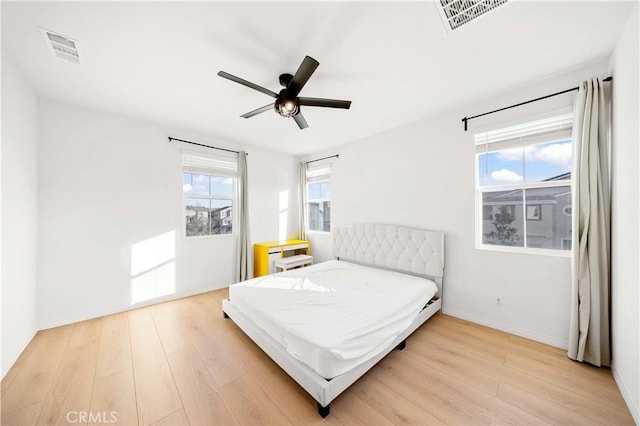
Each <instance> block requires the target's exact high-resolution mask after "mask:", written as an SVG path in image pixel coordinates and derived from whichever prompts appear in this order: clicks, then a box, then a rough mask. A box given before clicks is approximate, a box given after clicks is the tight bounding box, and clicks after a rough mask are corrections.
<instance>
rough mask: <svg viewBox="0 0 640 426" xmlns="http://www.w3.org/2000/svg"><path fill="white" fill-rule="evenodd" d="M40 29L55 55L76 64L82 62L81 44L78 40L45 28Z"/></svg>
mask: <svg viewBox="0 0 640 426" xmlns="http://www.w3.org/2000/svg"><path fill="white" fill-rule="evenodd" d="M38 29H39V30H40V33H41V34H42V37H43V38H44V42H45V44H46V45H47V47H48V48H49V51H50V52H51V54H53V56H55V57H56V58H58V59H64V60H65V61H69V62H73V63H76V64H79V63H80V53H79V46H78V42H77V41H76V40H73V39H72V38H69V37H67V36H64V35H62V34H58V33H54V32H53V31H49V30H45V29H44V28H38Z"/></svg>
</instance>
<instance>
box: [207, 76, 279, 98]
mask: <svg viewBox="0 0 640 426" xmlns="http://www.w3.org/2000/svg"><path fill="white" fill-rule="evenodd" d="M218 75H219V76H220V77H222V78H226V79H228V80H231V81H235V82H236V83H239V84H242V85H243V86H247V87H250V88H252V89H254V90H257V91H258V92H262V93H264V94H265V95H269V96H271V97H272V98H277V97H278V94H277V93H276V92H273V91H271V90H269V89H266V88H264V87H262V86H258V85H257V84H255V83H252V82H250V81H247V80H245V79H243V78H240V77H236V76H235V75H231V74H229V73H228V72H224V71H218Z"/></svg>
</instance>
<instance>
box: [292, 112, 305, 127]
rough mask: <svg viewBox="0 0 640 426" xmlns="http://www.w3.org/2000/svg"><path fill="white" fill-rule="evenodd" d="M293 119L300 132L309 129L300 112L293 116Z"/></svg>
mask: <svg viewBox="0 0 640 426" xmlns="http://www.w3.org/2000/svg"><path fill="white" fill-rule="evenodd" d="M293 119H294V120H295V121H296V124H297V125H298V127H300V130H302V129H306V128H307V127H309V125H308V124H307V120H305V119H304V117H303V116H302V113H301V112H299V113H297V114H296V115H294V116H293Z"/></svg>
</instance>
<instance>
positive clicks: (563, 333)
mask: <svg viewBox="0 0 640 426" xmlns="http://www.w3.org/2000/svg"><path fill="white" fill-rule="evenodd" d="M606 72H607V69H606V62H605V60H604V59H603V60H602V61H599V62H598V63H595V64H591V65H589V66H585V67H582V68H579V69H575V70H571V71H569V72H566V73H563V74H558V75H554V76H550V77H549V78H548V79H546V80H540V81H537V82H534V83H532V84H531V85H529V86H526V87H518V88H513V89H512V90H510V91H508V92H507V93H504V94H502V95H500V96H496V97H494V98H491V99H487V100H485V101H483V102H477V103H475V104H472V105H466V106H462V107H460V108H456V109H455V110H454V111H451V112H448V113H443V114H440V115H438V116H435V117H430V118H427V119H424V120H423V121H420V122H418V123H415V124H413V125H409V126H405V127H402V128H398V129H395V130H392V131H389V132H386V133H382V134H379V135H377V136H373V137H370V138H366V139H363V140H360V141H356V142H353V143H349V144H347V145H344V146H342V147H341V148H340V149H337V150H332V151H327V152H322V153H316V154H314V155H313V156H310V157H309V158H311V157H321V156H324V155H328V154H336V153H339V154H340V158H339V159H338V160H336V161H335V162H334V163H333V167H332V177H331V178H332V200H331V201H332V205H331V213H332V218H331V220H332V224H333V225H338V224H346V223H351V222H386V223H394V224H401V225H409V226H416V227H422V228H427V229H435V230H442V231H444V232H445V246H446V259H445V279H444V281H445V284H444V285H445V287H444V300H443V302H444V308H443V311H444V312H445V313H447V314H450V315H454V316H458V317H462V318H466V319H469V320H471V321H475V322H478V323H481V324H485V325H488V326H491V327H495V328H498V329H502V330H505V331H508V332H511V333H515V334H519V335H523V336H526V337H529V338H532V339H536V340H539V341H542V342H546V343H549V344H552V345H556V346H560V347H566V346H567V342H568V329H569V300H570V287H571V281H570V277H571V274H570V272H571V271H570V262H569V258H568V257H552V256H542V255H527V254H513V253H504V252H493V251H482V250H477V249H476V248H475V239H474V235H475V234H474V232H475V231H474V203H475V201H474V197H475V193H474V188H475V187H474V185H475V175H474V173H475V165H474V161H475V147H474V141H473V134H474V128H475V129H477V128H479V127H486V126H488V125H489V124H491V123H503V122H507V121H510V120H513V119H516V118H518V117H530V116H532V115H535V114H540V113H542V112H544V111H548V110H554V109H558V108H562V107H570V106H571V105H572V103H573V95H571V94H569V95H563V96H560V97H556V98H553V99H549V100H547V101H544V102H537V103H534V104H530V105H527V106H524V107H521V108H517V109H512V110H509V111H505V112H503V113H500V114H494V115H491V116H487V117H485V118H482V119H478V120H473V121H471V122H470V129H469V131H468V132H464V131H463V127H462V123H461V118H462V117H464V116H470V115H475V114H479V113H482V112H485V111H490V110H493V109H496V108H500V107H503V106H506V105H510V104H513V103H517V102H521V101H523V100H527V99H531V98H535V97H538V96H542V95H546V94H548V93H553V92H556V91H560V90H563V89H566V88H570V87H575V86H577V85H578V84H579V82H580V81H582V80H584V79H586V78H589V77H592V76H596V75H600V76H603V77H604V76H605V74H606ZM479 84H481V83H479ZM423 96H428V94H424V95H423ZM311 238H312V243H313V247H314V253H315V254H316V256H317V253H319V252H320V253H323V254H324V255H325V256H328V253H330V245H331V241H330V238H329V237H328V236H327V235H312V236H311ZM320 260H322V259H320ZM497 295H500V296H502V297H503V298H504V304H503V305H498V304H497V302H496V296H497Z"/></svg>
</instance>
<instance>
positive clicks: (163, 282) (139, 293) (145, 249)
mask: <svg viewBox="0 0 640 426" xmlns="http://www.w3.org/2000/svg"><path fill="white" fill-rule="evenodd" d="M175 257H176V231H169V232H166V233H164V234H161V235H158V236H156V237H153V238H149V239H146V240H143V241H140V242H138V243H135V244H132V245H131V304H132V305H133V304H136V303H140V302H144V301H147V300H151V299H155V298H157V297H161V296H166V295H169V294H174V293H175V292H176V278H175V277H176V273H175Z"/></svg>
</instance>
